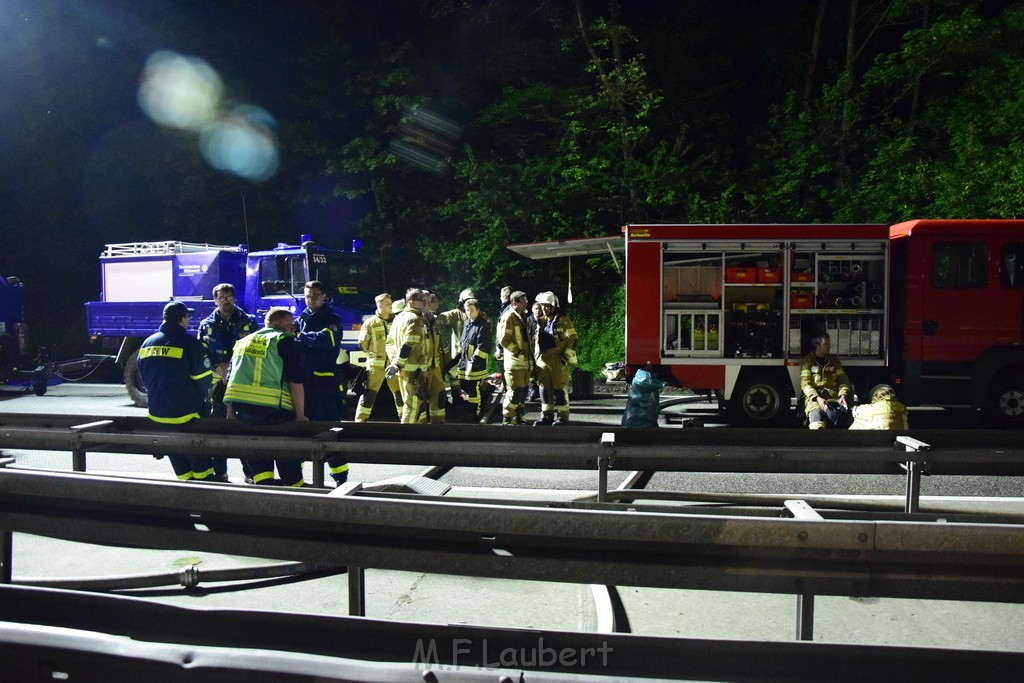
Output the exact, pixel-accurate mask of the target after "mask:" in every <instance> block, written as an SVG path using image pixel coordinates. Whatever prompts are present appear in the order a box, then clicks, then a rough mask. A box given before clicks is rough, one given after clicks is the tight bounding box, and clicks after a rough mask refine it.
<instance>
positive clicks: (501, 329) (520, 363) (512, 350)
mask: <svg viewBox="0 0 1024 683" xmlns="http://www.w3.org/2000/svg"><path fill="white" fill-rule="evenodd" d="M497 336H498V344H500V345H501V347H502V348H503V349H504V352H503V353H504V355H503V358H504V361H505V367H506V368H507V369H509V370H532V369H533V366H534V361H533V348H532V347H531V346H530V334H529V332H527V330H526V323H525V322H524V321H523V318H522V316H520V315H519V313H517V312H516V309H514V308H511V307H510V308H509V309H508V310H507V311H506V312H505V314H504V315H503V316H501V320H499V321H498V334H497Z"/></svg>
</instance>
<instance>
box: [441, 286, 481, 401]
mask: <svg viewBox="0 0 1024 683" xmlns="http://www.w3.org/2000/svg"><path fill="white" fill-rule="evenodd" d="M475 298H476V295H475V294H474V293H473V290H472V289H469V288H466V289H464V290H462V291H461V292H459V305H458V306H456V307H455V308H453V309H451V310H448V311H444V312H443V313H438V314H437V315H436V316H435V317H436V318H437V323H438V325H440V328H441V337H442V342H443V344H444V347H445V351H446V355H445V357H444V367H443V368H442V369H443V371H444V376H445V378H447V379H448V381H449V383H450V384H451V388H452V402H453V403H455V402H458V401H460V400H462V387H461V385H460V383H459V380H460V376H459V372H458V370H457V368H456V366H457V365H458V363H459V359H460V358H461V357H462V346H461V340H462V330H463V329H464V328H465V326H466V320H467V316H466V308H465V306H466V301H468V300H469V299H475Z"/></svg>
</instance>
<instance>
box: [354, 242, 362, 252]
mask: <svg viewBox="0 0 1024 683" xmlns="http://www.w3.org/2000/svg"><path fill="white" fill-rule="evenodd" d="M362 248H363V241H362V240H352V253H353V254H358V253H359V252H360V251H362Z"/></svg>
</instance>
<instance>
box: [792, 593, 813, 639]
mask: <svg viewBox="0 0 1024 683" xmlns="http://www.w3.org/2000/svg"><path fill="white" fill-rule="evenodd" d="M796 639H797V640H814V594H813V593H797V595H796Z"/></svg>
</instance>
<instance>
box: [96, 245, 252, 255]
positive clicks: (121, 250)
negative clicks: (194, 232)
mask: <svg viewBox="0 0 1024 683" xmlns="http://www.w3.org/2000/svg"><path fill="white" fill-rule="evenodd" d="M105 246H106V247H107V248H106V250H105V251H104V252H103V253H102V254H101V256H104V257H112V256H113V257H116V256H166V255H168V254H198V253H203V252H208V251H231V252H236V253H237V252H240V251H241V248H240V247H237V246H235V247H229V246H227V245H223V244H200V243H196V242H175V241H166V242H121V243H119V244H107V245H105Z"/></svg>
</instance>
